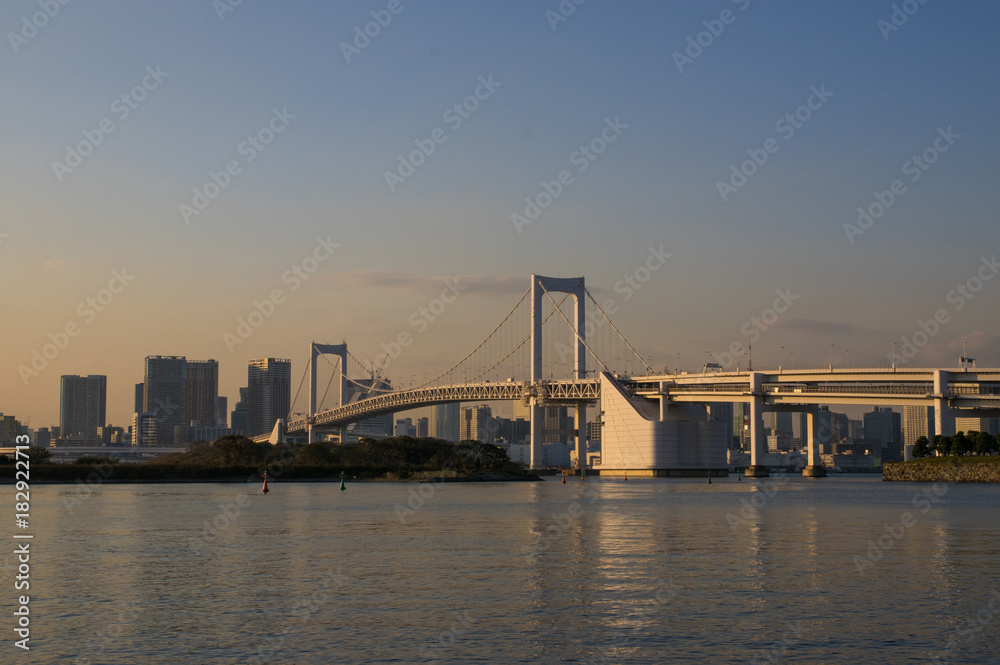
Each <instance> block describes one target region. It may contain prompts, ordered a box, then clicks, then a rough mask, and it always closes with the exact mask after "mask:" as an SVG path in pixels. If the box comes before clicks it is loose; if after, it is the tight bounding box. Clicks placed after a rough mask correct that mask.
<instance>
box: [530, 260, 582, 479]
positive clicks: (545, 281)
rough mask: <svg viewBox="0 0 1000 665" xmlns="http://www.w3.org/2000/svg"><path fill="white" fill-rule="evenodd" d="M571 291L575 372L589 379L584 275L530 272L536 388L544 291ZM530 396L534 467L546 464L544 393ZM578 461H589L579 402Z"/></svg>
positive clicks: (532, 374) (580, 377)
mask: <svg viewBox="0 0 1000 665" xmlns="http://www.w3.org/2000/svg"><path fill="white" fill-rule="evenodd" d="M546 291H548V292H549V293H568V294H570V295H572V296H573V299H574V309H573V312H574V316H573V318H574V333H575V334H576V336H575V340H576V344H574V346H573V374H574V377H573V378H575V379H583V378H586V375H587V353H586V347H585V346H584V344H583V340H584V335H585V333H586V323H587V321H586V316H585V309H584V307H585V303H584V295H585V290H584V284H583V277H570V278H558V277H543V276H541V275H535V274H532V275H531V383H532V384H533V385H534V386H535V387H536V388H537V387H538V386H539V383H540V382H541V381H542V379H543V378H544V377H543V376H542V298H544V297H545V292H546ZM539 393H540V395H539V396H536V397H532V398H531V468H532V469H541V468H544V466H545V459H544V455H543V451H542V444H543V443H544V442H545V405H544V396H543V395H544V392H543V391H539ZM576 462H577V468H581V467H582V466H583V465H586V463H587V405H586V403H585V402H580V403H578V404H577V405H576Z"/></svg>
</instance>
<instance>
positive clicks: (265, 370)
mask: <svg viewBox="0 0 1000 665" xmlns="http://www.w3.org/2000/svg"><path fill="white" fill-rule="evenodd" d="M291 390H292V361H291V360H288V359H283V358H258V359H255V360H251V361H250V362H249V363H248V365H247V397H248V399H249V404H248V413H247V418H248V420H249V423H248V429H249V431H248V433H247V436H250V437H254V436H259V435H261V434H270V433H271V431H272V430H273V429H274V424H275V423H276V422H277V421H278V419H279V418H288V412H289V411H290V410H291V408H292V394H291Z"/></svg>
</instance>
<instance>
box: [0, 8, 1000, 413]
mask: <svg viewBox="0 0 1000 665" xmlns="http://www.w3.org/2000/svg"><path fill="white" fill-rule="evenodd" d="M578 1H579V0H578ZM230 2H234V3H235V0H217V1H216V2H214V3H213V2H212V0H171V1H170V2H151V1H147V2H140V1H129V2H125V1H114V2H112V1H103V0H92V1H90V2H83V1H82V0H77V1H76V2H69V3H68V4H66V5H62V4H59V3H58V2H56V0H41V1H39V0H7V1H5V2H4V3H3V4H2V6H0V27H2V31H3V33H4V35H5V36H4V44H3V45H2V46H0V89H2V90H3V103H2V107H0V109H2V120H3V122H2V123H0V135H2V145H3V146H4V150H3V152H2V155H0V193H2V200H3V214H2V218H0V234H3V235H2V236H0V275H2V279H3V282H4V285H5V288H4V289H3V294H4V295H3V304H4V306H3V310H4V321H3V349H4V351H3V355H2V362H0V371H2V372H3V376H4V379H3V381H2V383H0V386H2V389H0V411H2V412H4V413H7V414H14V415H16V416H18V417H20V418H22V420H23V419H25V418H27V417H28V416H30V417H31V425H32V426H33V427H40V426H46V425H50V424H55V423H57V422H58V405H59V376H60V375H62V374H107V375H108V392H109V395H108V419H109V420H110V421H111V422H112V423H114V424H119V425H127V424H128V419H129V418H130V413H131V410H132V394H133V393H132V389H133V388H132V387H133V384H134V383H136V382H137V381H141V379H142V368H143V358H144V357H145V356H146V355H155V354H162V355H186V356H187V357H189V358H195V359H203V358H215V359H217V360H219V361H220V363H221V392H222V393H223V394H226V395H228V396H229V398H230V407H232V404H233V402H234V401H235V397H236V393H237V388H238V387H239V386H241V385H244V384H245V382H246V361H247V360H248V359H249V358H255V357H261V356H277V357H290V358H292V360H293V367H292V375H293V381H295V382H296V383H297V381H298V378H299V376H300V375H301V372H302V369H303V368H304V363H305V362H306V359H307V356H306V352H307V350H308V343H309V341H310V340H312V339H315V340H317V341H326V342H340V341H341V340H342V339H343V340H347V342H348V344H349V345H350V347H351V349H352V352H354V353H355V354H356V355H357V356H358V357H360V358H370V357H372V356H374V355H375V353H377V352H378V347H379V344H380V342H383V341H385V342H388V341H390V340H392V339H393V338H395V337H396V336H397V335H398V334H399V333H400V332H403V331H407V332H410V333H414V339H415V341H414V343H413V345H412V346H410V347H409V348H407V349H406V352H405V353H404V354H403V355H402V356H401V357H400V358H399V359H398V360H396V361H395V362H394V367H393V368H392V370H393V371H390V375H391V376H394V377H404V376H407V375H410V376H419V375H421V374H423V373H426V372H432V371H434V370H436V369H438V368H442V367H445V366H447V365H450V364H451V363H452V362H453V361H454V360H457V359H458V358H459V357H461V356H462V355H464V353H465V352H466V351H467V350H469V349H471V347H472V346H474V345H475V344H476V343H477V342H478V341H480V339H481V338H482V337H483V336H485V334H486V333H488V332H489V330H490V329H491V328H492V327H493V325H495V324H496V323H497V322H499V320H500V318H501V317H502V316H503V314H504V313H505V312H506V311H507V310H508V309H509V308H510V307H511V306H512V305H513V303H514V302H515V301H516V299H517V298H518V297H519V296H520V294H521V293H522V292H523V291H524V289H525V288H527V286H528V283H529V275H530V274H531V273H532V272H538V273H542V274H548V275H553V276H563V277H567V276H576V275H584V276H585V277H586V279H587V283H588V286H589V287H590V288H591V290H592V291H595V292H598V291H599V292H601V293H603V294H604V295H605V296H606V297H611V298H615V299H616V301H617V303H618V305H619V311H618V313H617V314H616V316H615V321H616V323H617V324H618V326H619V327H620V328H621V329H622V331H623V332H624V333H625V334H626V335H627V336H628V337H629V338H630V339H631V340H632V341H633V343H635V344H636V346H637V347H638V348H639V349H640V350H641V351H642V353H643V354H644V355H648V356H651V357H652V359H653V364H654V365H659V366H663V365H670V366H673V365H674V363H675V360H676V357H677V355H676V354H678V353H679V354H680V364H681V366H682V367H683V368H685V369H691V370H694V369H695V368H697V367H700V366H701V365H702V363H703V362H704V361H705V359H706V353H705V352H706V351H710V352H712V353H719V354H721V353H722V352H723V351H724V350H726V349H727V348H728V347H729V346H730V345H731V344H733V343H734V342H740V343H745V342H747V341H754V340H752V339H751V337H756V338H757V339H756V340H755V341H754V361H755V362H754V364H755V366H766V365H771V366H773V365H777V362H778V358H777V355H778V350H779V349H780V347H782V346H784V348H785V353H791V352H794V358H795V363H796V365H798V366H800V367H802V366H805V365H816V366H826V365H827V363H828V359H829V354H830V345H831V344H834V345H835V353H836V356H835V362H837V363H844V362H847V361H848V360H849V361H850V362H851V363H854V364H862V363H867V364H870V363H883V364H884V363H887V362H888V360H887V357H886V356H887V354H888V352H889V351H890V350H891V345H892V343H893V342H894V341H895V342H897V348H900V347H901V346H902V338H903V337H904V336H905V337H906V338H908V339H912V337H913V335H914V333H916V332H918V331H920V330H921V328H920V325H919V322H920V321H927V320H930V319H933V317H934V316H935V313H936V312H937V313H938V315H939V318H940V320H941V321H944V322H943V323H940V324H938V325H937V329H936V330H934V326H925V327H928V328H930V329H931V330H934V334H933V335H927V336H924V337H921V336H919V335H918V341H926V344H925V345H923V346H922V348H920V349H919V351H918V352H917V353H916V355H915V357H914V358H912V359H911V360H909V364H910V365H920V366H933V365H940V364H944V365H949V366H953V365H955V364H956V362H957V357H958V355H959V353H960V352H961V348H962V344H963V341H967V342H968V346H969V351H970V355H975V356H976V357H977V359H978V362H979V364H980V365H990V366H996V365H1000V358H998V345H997V341H998V333H997V331H996V323H997V305H998V303H1000V279H987V278H992V277H994V275H995V274H996V271H997V270H998V269H1000V268H998V267H997V266H996V265H994V264H993V263H992V262H991V261H989V259H992V257H994V256H996V255H997V254H1000V230H998V225H997V210H998V208H1000V205H998V204H1000V187H997V176H998V174H1000V169H998V166H997V162H996V160H997V156H998V155H1000V124H998V123H997V121H996V117H997V113H996V109H997V108H998V105H1000V104H998V102H1000V100H998V92H997V91H998V88H997V85H996V83H997V81H998V80H1000V57H998V56H1000V45H998V44H1000V43H998V41H997V39H996V35H997V34H998V31H1000V21H998V18H1000V7H998V6H997V5H996V3H992V2H962V3H946V2H937V1H935V2H927V3H926V4H919V3H918V2H917V1H916V0H909V1H908V2H897V3H896V6H897V7H900V9H898V10H896V11H895V14H894V9H893V3H892V2H888V1H886V2H873V1H861V0H847V1H838V2H832V1H831V2H823V3H819V2H809V3H806V2H769V3H765V2H760V1H758V0H739V1H737V2H733V1H730V0H713V1H711V2H706V1H701V2H694V1H691V2H674V1H670V2H663V1H659V2H654V1H649V2H607V1H600V0H586V2H582V4H579V5H576V4H575V3H574V2H572V1H571V0H563V2H562V3H561V4H560V3H559V2H557V1H556V0H549V1H539V2H520V1H511V0H505V1H503V2H501V1H499V0H498V1H494V2H489V1H483V2H434V1H431V0H414V1H410V0H401V1H400V2H398V3H396V2H389V1H388V0H384V1H383V0H377V1H373V2H318V1H310V2H277V1H270V2H268V1H265V0H243V2H242V3H240V4H238V5H237V6H235V7H232V6H230V4H229V3H230ZM46 8H48V12H49V13H50V14H54V15H53V16H51V17H50V16H48V15H46V14H45V11H46ZM560 8H562V9H561V10H560ZM56 10H58V11H56ZM229 10H231V11H229ZM570 10H572V13H570ZM907 10H908V11H910V12H911V14H906V11H907ZM393 11H395V12H396V13H393ZM560 11H562V12H563V14H569V15H568V16H564V15H563V14H561V13H560ZM373 12H374V14H373ZM389 19H391V20H389ZM562 19H565V20H562ZM379 20H381V21H382V23H384V24H385V25H384V26H382V25H379V24H378V23H375V21H379ZM880 22H881V23H880ZM366 24H367V25H366ZM38 26H41V27H38ZM366 29H367V30H368V32H369V33H371V34H374V35H375V36H374V37H367V36H362V37H359V36H358V35H359V33H360V34H362V35H363V33H364V31H365V30H366ZM699 42H700V45H699ZM477 94H478V95H479V97H478V98H476V95H477ZM470 96H472V98H471V99H468V98H469V97H470ZM463 101H464V103H465V107H464V108H463V107H460V110H455V108H454V106H455V105H456V104H462V103H463ZM810 106H811V108H810ZM786 116H787V117H786ZM109 130H110V131H109ZM602 134H603V137H602ZM435 139H436V140H435ZM605 141H607V143H605ZM420 146H423V149H424V151H425V152H431V147H433V152H431V154H429V155H427V156H424V155H422V154H418V155H416V159H415V160H414V161H416V162H419V165H417V166H416V167H415V168H413V169H412V172H411V171H410V165H409V164H407V165H404V166H402V167H401V166H400V159H401V158H400V155H403V156H404V157H406V159H407V161H409V155H410V153H412V152H413V151H414V150H419V149H420ZM581 146H594V149H595V150H603V151H602V152H601V154H596V153H595V152H591V153H590V155H591V157H592V159H591V157H588V156H587V155H586V154H584V153H583V152H580V148H581ZM588 150H589V149H588ZM748 151H749V152H748ZM925 151H926V152H925ZM914 157H916V158H917V160H918V161H914ZM753 158H756V159H757V163H754V162H753V161H749V162H748V161H747V160H752V159H753ZM925 159H926V160H927V161H924V160H925ZM765 160H766V161H765ZM931 162H932V163H931ZM227 167H228V168H229V169H230V172H228V173H227V172H226V170H227ZM741 168H742V169H743V171H744V174H739V173H738V172H739V171H740V169H741ZM562 171H566V172H567V173H565V174H563V177H564V181H565V183H566V184H560V185H559V186H560V187H562V190H561V191H559V190H558V187H557V186H555V185H552V184H550V185H549V189H550V190H552V191H553V192H558V196H556V197H555V200H554V201H553V202H552V203H551V205H550V206H548V207H547V208H546V209H545V210H543V211H541V214H540V215H537V219H534V220H533V221H532V222H531V223H530V224H521V225H520V233H519V232H518V228H517V226H518V225H517V224H515V221H517V220H516V219H515V220H513V221H512V217H511V216H512V215H513V214H518V215H526V214H527V213H532V215H533V214H534V213H533V211H531V210H529V211H527V213H526V210H525V208H526V203H525V198H526V197H529V198H530V199H535V200H537V199H538V198H539V197H540V195H542V194H544V193H545V188H544V186H543V184H542V183H543V181H544V182H547V183H553V182H556V183H558V180H559V175H560V172H562ZM734 171H735V172H736V174H734ZM387 172H390V173H392V174H394V175H393V176H389V177H388V178H387V175H386V173H387ZM213 173H214V174H215V176H214V181H213V175H212V174H213ZM746 173H749V174H750V175H749V176H746V175H745V174H746ZM387 180H388V181H387ZM897 180H898V181H899V182H898V183H896V184H895V185H894V184H893V183H894V181H897ZM195 190H198V192H200V194H196V192H195ZM894 190H895V191H894ZM876 192H878V194H876ZM202 195H210V198H209V196H206V198H205V199H201V198H199V197H200V196H202ZM540 198H541V202H542V203H544V202H545V196H541V197H540ZM880 199H881V201H880ZM182 205H184V206H188V208H187V209H185V208H182V207H181V206H182ZM859 206H863V207H864V208H865V209H870V210H871V211H872V213H873V216H872V218H871V219H868V220H865V219H862V220H861V221H862V224H861V225H859V224H858V217H859V213H858V210H857V209H858V207H859ZM879 213H881V214H879ZM876 215H878V216H877V217H876ZM525 219H527V216H526V217H525ZM845 224H853V225H856V228H855V229H853V230H852V229H851V228H847V229H845ZM318 239H322V242H319V240H318ZM330 244H336V245H339V246H338V247H335V248H332V249H326V248H324V247H323V245H330ZM661 245H662V246H663V251H664V252H666V253H669V254H671V256H670V257H669V258H668V259H666V260H665V262H664V263H663V265H662V267H661V268H660V269H659V270H656V271H654V272H653V273H652V274H651V277H650V279H649V280H648V281H647V282H646V283H645V284H643V285H642V288H641V289H639V290H638V291H635V292H634V295H633V297H631V298H629V299H628V300H627V301H626V300H625V299H624V295H623V293H622V292H621V291H619V292H617V293H616V290H615V284H616V282H618V281H619V280H622V279H623V277H624V276H625V275H634V274H635V271H636V270H637V269H638V268H639V267H640V266H643V265H644V264H645V262H646V261H647V258H648V257H649V256H650V248H651V247H652V248H654V249H657V250H658V249H659V248H660V246H661ZM314 252H315V254H314ZM307 257H314V258H322V259H323V260H316V261H315V262H313V261H314V258H313V259H308V260H307ZM983 257H985V258H986V259H988V260H987V261H986V262H985V263H984V262H983ZM296 267H298V268H299V269H300V270H308V269H309V268H312V269H314V272H312V273H311V274H310V275H309V277H308V279H305V280H303V279H301V278H300V277H298V276H296V274H295V272H294V269H295V268H296ZM115 271H118V272H117V273H115ZM288 271H292V272H288ZM977 273H978V275H979V276H978V277H977ZM303 274H306V273H305V272H304V273H303ZM445 277H457V278H458V280H459V283H460V284H463V285H465V286H466V287H467V288H466V290H464V291H462V293H461V296H460V297H458V298H457V299H456V300H455V302H454V303H452V304H450V305H449V306H448V308H447V310H446V311H445V312H444V313H442V314H441V316H440V317H437V318H436V320H435V321H434V322H433V323H430V325H428V326H427V329H426V330H424V331H418V330H417V329H416V327H415V326H414V325H413V324H412V322H411V321H410V317H411V315H412V314H413V313H414V312H416V311H418V308H419V307H421V306H426V305H428V303H430V302H431V301H432V300H433V299H434V298H435V297H436V296H438V295H439V294H440V293H441V290H442V288H444V285H443V279H444V278H445ZM970 279H971V280H972V283H971V284H969V280H970ZM979 279H983V280H985V281H982V282H980V281H977V280H979ZM109 283H110V290H107V291H103V292H102V290H104V289H109ZM967 284H968V287H969V288H972V289H977V288H978V289H979V290H978V291H976V292H975V293H973V292H972V291H966V292H965V294H963V293H961V292H959V291H957V290H956V289H957V287H958V286H959V285H962V288H963V289H965V288H966V285H967ZM123 285H124V286H123ZM980 287H981V288H980ZM276 289H278V290H280V292H281V293H280V295H281V296H282V297H281V298H279V300H280V303H279V304H278V305H277V306H276V307H275V310H274V313H273V315H272V316H271V317H270V318H268V319H267V320H265V321H264V322H263V324H262V325H261V326H260V327H259V328H257V329H256V330H255V331H254V332H253V334H252V335H251V336H250V337H249V338H248V339H246V340H245V341H243V343H240V344H233V343H230V344H228V345H227V343H226V340H225V339H224V335H225V334H226V333H230V334H233V335H236V334H237V318H238V317H241V316H242V317H246V316H247V315H248V314H249V313H250V312H251V311H253V309H254V302H255V301H258V302H259V301H263V300H265V299H267V298H268V297H269V295H270V294H271V293H272V292H273V291H275V290H276ZM776 290H781V291H782V292H784V293H785V294H786V295H789V294H790V297H791V302H792V303H793V304H791V305H790V306H788V307H787V311H785V312H783V313H781V314H780V315H779V316H778V317H777V320H776V321H773V322H772V324H771V325H767V326H765V327H766V328H767V329H766V330H761V329H759V328H757V329H755V328H754V327H753V323H752V317H761V316H762V314H766V310H767V309H768V308H769V307H771V306H772V304H773V303H774V301H775V298H776V297H777V296H776ZM112 291H117V293H112ZM595 295H597V294H596V293H595ZM88 298H93V299H95V300H94V302H95V303H96V305H94V304H88V300H87V299H88ZM796 298H797V299H796ZM98 307H99V308H100V310H98V309H97V308H98ZM782 308H785V306H784V305H782ZM265 309H267V308H266V307H265ZM938 310H941V311H940V312H938ZM67 326H69V327H70V330H71V331H72V332H73V333H75V334H74V335H73V336H72V337H66V338H65V339H64V338H62V337H61V336H60V334H59V333H60V332H61V331H65V330H66V327H67ZM747 326H749V327H747ZM747 332H749V333H752V335H751V334H745V333H747ZM50 336H51V337H52V338H55V342H54V343H60V342H61V343H62V345H63V346H64V347H65V348H58V349H56V348H55V347H50V348H49V355H51V356H54V357H53V358H51V359H47V360H45V363H46V364H45V366H44V367H42V360H40V359H38V358H36V359H35V363H36V367H41V369H38V370H37V373H28V372H27V370H26V369H24V368H30V367H31V364H32V359H33V354H34V352H36V351H38V352H39V353H42V352H43V351H44V347H45V345H46V344H48V343H50ZM229 347H232V350H230V348H229ZM845 349H847V350H849V352H845ZM54 351H57V353H54ZM787 362H788V361H787V360H786V361H785V363H786V364H787ZM19 367H22V369H20V370H19ZM744 367H745V363H744ZM32 372H35V370H32Z"/></svg>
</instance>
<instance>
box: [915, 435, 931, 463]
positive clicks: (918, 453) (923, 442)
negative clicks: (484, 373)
mask: <svg viewBox="0 0 1000 665" xmlns="http://www.w3.org/2000/svg"><path fill="white" fill-rule="evenodd" d="M929 443H930V442H929V441H928V440H927V437H926V436H922V437H919V438H918V439H917V440H916V441H915V442H914V443H913V457H914V458H916V459H920V458H921V457H927V456H928V455H930V454H931V448H930V446H929V445H928V444H929Z"/></svg>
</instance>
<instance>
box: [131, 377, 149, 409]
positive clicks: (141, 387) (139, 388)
mask: <svg viewBox="0 0 1000 665" xmlns="http://www.w3.org/2000/svg"><path fill="white" fill-rule="evenodd" d="M145 387H146V384H145V383H137V384H135V406H133V407H132V413H142V409H143V405H142V399H143V398H142V396H143V394H144V392H145Z"/></svg>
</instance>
